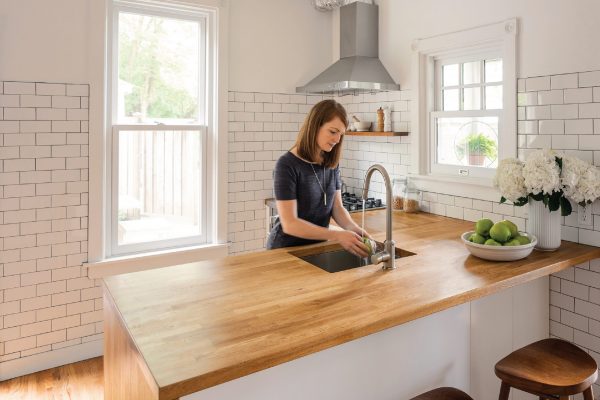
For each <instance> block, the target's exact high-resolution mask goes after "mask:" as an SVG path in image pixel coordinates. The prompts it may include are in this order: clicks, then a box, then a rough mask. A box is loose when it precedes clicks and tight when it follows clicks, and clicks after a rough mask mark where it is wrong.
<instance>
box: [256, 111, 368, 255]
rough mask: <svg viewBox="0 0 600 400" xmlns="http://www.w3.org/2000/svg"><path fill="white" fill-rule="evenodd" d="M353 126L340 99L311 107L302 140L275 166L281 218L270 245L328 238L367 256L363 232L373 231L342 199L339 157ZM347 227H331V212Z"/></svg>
mask: <svg viewBox="0 0 600 400" xmlns="http://www.w3.org/2000/svg"><path fill="white" fill-rule="evenodd" d="M346 126H348V117H347V115H346V110H345V109H344V107H342V105H341V104H339V103H338V102H336V101H335V100H323V101H321V102H319V103H317V104H315V106H314V107H313V108H312V109H311V110H310V112H309V113H308V115H307V116H306V118H305V119H304V123H303V124H302V128H301V129H300V132H299V134H298V137H297V139H296V144H295V145H294V147H292V148H291V149H290V150H289V151H288V152H286V153H285V154H284V155H282V156H281V157H280V158H279V160H278V161H277V163H276V164H275V170H274V172H273V180H274V182H273V183H274V189H275V200H276V201H277V211H278V213H279V219H278V221H277V223H276V225H275V227H274V228H273V229H272V230H271V234H270V235H269V239H268V240H267V249H276V248H279V247H288V246H300V245H305V244H311V243H317V242H319V241H324V240H335V241H338V242H339V243H340V244H341V245H342V247H343V248H344V249H346V250H347V251H349V252H350V253H352V254H355V255H357V256H360V257H367V255H368V252H367V247H366V246H365V244H364V243H363V241H362V238H361V235H362V234H364V235H365V236H368V237H370V236H369V235H368V234H367V233H366V232H363V231H362V229H361V228H360V227H359V226H358V225H357V224H356V223H355V222H354V221H353V220H352V219H351V218H350V214H349V213H348V211H346V209H345V208H344V207H343V205H342V193H341V178H340V170H339V161H340V156H341V152H342V140H343V138H344V133H345V132H346ZM332 216H333V219H334V220H335V222H336V223H337V224H338V225H339V226H340V227H341V228H343V230H333V229H329V221H330V219H331V217H332Z"/></svg>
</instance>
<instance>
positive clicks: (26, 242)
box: [0, 82, 101, 362]
mask: <svg viewBox="0 0 600 400" xmlns="http://www.w3.org/2000/svg"><path fill="white" fill-rule="evenodd" d="M0 87H3V88H4V90H3V92H4V94H1V95H0V103H1V104H2V105H3V107H5V109H3V110H2V112H1V113H0V119H3V120H2V121H0V149H1V150H0V160H3V161H2V162H1V163H0V181H1V182H2V184H1V185H2V186H0V226H1V229H0V232H2V235H0V236H6V237H4V238H0V246H2V247H1V249H2V251H1V252H0V257H1V258H2V263H3V265H1V266H0V275H3V276H4V277H0V287H2V289H1V290H0V301H3V304H2V314H6V315H10V316H9V317H8V318H7V317H5V318H4V319H3V320H2V323H1V324H0V328H2V327H4V328H6V327H7V326H11V327H14V328H16V335H15V337H12V338H10V341H11V343H12V346H13V347H12V348H11V344H9V343H8V342H7V343H4V345H5V346H6V345H8V347H9V350H10V351H13V353H12V355H11V357H12V358H18V357H27V356H29V355H33V354H37V353H39V352H42V351H50V350H51V346H50V345H51V343H53V341H52V340H53V339H52V337H50V336H48V334H49V333H51V334H54V333H53V332H49V331H50V328H49V327H50V326H51V324H52V323H53V322H51V320H53V319H56V318H63V317H65V312H64V311H65V310H64V306H61V305H60V304H66V303H77V302H79V301H80V291H81V290H73V291H71V292H67V290H68V289H70V288H71V287H69V288H68V287H67V286H68V285H70V284H71V282H79V281H77V280H79V279H82V278H83V279H85V280H87V281H88V282H93V281H90V280H89V279H87V277H86V276H87V269H86V270H85V275H82V272H81V264H82V262H83V261H85V260H86V259H87V230H86V229H87V219H86V221H85V227H84V226H83V223H82V219H83V218H85V217H83V218H82V216H84V215H87V206H85V203H87V198H88V195H87V174H88V171H87V166H88V162H87V154H88V147H87V143H88V139H87V132H88V126H87V119H88V111H87V105H88V99H87V96H88V92H89V86H88V85H68V84H47V83H33V82H6V83H4V85H0ZM0 92H1V91H0ZM79 107H84V108H79ZM67 119H69V120H67ZM67 132H68V136H67ZM71 132H72V133H71ZM67 138H68V140H67ZM65 166H68V167H69V168H70V169H68V170H65ZM66 192H69V193H72V194H65V193H66ZM60 205H69V206H70V207H69V208H68V209H67V208H65V207H58V206H60ZM67 211H69V213H71V215H73V218H71V219H69V220H66V219H65V218H67V216H68V213H67ZM61 225H62V226H63V229H60V230H58V228H60V226H61ZM15 228H17V229H16V230H15ZM53 228H56V230H55V229H53ZM64 228H69V230H68V231H67V230H66V229H64ZM69 241H71V242H69ZM82 251H84V252H85V253H82ZM53 252H54V253H55V255H54V256H52V255H53ZM61 253H64V255H60V254H61ZM67 254H69V255H71V254H73V255H78V258H72V260H71V262H72V263H73V265H69V266H67V265H66V257H65V256H66V255H67ZM76 262H77V263H78V264H75V263H76ZM57 268H59V269H57ZM63 271H64V272H63ZM53 278H54V279H53ZM92 284H93V283H92ZM78 285H79V286H86V285H88V284H87V283H86V284H84V283H82V282H79V283H78ZM89 295H91V296H94V297H92V298H91V299H90V300H92V301H94V300H95V299H98V298H100V297H101V293H100V292H98V291H96V292H93V293H90V294H89ZM59 303H60V304H59ZM57 306H58V307H57ZM74 327H76V326H74ZM4 332H6V329H4ZM59 333H60V331H59ZM55 339H56V340H57V341H56V342H55V343H65V337H64V332H63V333H62V337H60V338H55ZM48 340H50V341H48ZM95 340H97V339H95ZM27 341H31V343H28V342H27ZM68 345H73V344H68ZM57 346H58V344H57ZM65 346H67V345H65ZM17 349H20V350H19V351H17ZM6 359H7V358H6V357H3V358H2V360H0V362H1V361H3V360H6Z"/></svg>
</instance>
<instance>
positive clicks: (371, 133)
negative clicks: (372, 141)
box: [345, 131, 408, 136]
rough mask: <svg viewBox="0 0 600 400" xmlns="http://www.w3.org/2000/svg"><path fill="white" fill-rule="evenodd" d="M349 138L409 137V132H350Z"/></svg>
mask: <svg viewBox="0 0 600 400" xmlns="http://www.w3.org/2000/svg"><path fill="white" fill-rule="evenodd" d="M345 134H346V135H349V136H408V132H348V131H346V133H345Z"/></svg>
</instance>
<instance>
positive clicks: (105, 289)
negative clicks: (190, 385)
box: [102, 281, 193, 399]
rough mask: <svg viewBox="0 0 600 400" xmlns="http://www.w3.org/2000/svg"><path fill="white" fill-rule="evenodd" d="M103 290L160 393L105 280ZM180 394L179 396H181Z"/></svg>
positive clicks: (145, 372)
mask: <svg viewBox="0 0 600 400" xmlns="http://www.w3.org/2000/svg"><path fill="white" fill-rule="evenodd" d="M102 290H103V295H104V296H106V299H107V300H108V302H109V303H110V305H111V311H112V312H113V313H114V316H115V318H117V319H118V320H119V322H120V323H121V325H122V326H123V327H124V328H125V330H127V336H128V337H129V341H130V342H131V346H133V347H134V348H135V350H136V351H137V352H138V355H139V357H140V358H141V359H142V360H143V361H144V364H146V368H144V369H142V370H141V371H142V373H143V374H144V376H145V377H146V379H147V380H148V381H152V382H154V384H155V385H156V387H157V388H158V389H159V395H160V386H159V385H158V382H157V381H156V378H155V377H154V375H152V371H151V370H150V367H149V366H148V362H147V361H146V359H145V358H144V354H143V353H142V352H141V351H140V348H139V346H138V345H137V343H136V342H135V338H134V337H133V335H132V334H131V331H130V330H129V326H127V323H126V322H125V319H124V318H123V315H122V314H121V311H120V310H119V307H117V305H116V303H115V299H114V298H113V296H112V293H111V292H110V289H109V288H108V286H107V285H106V284H105V283H104V281H102ZM192 393H193V392H192ZM180 396H181V395H180ZM180 396H178V397H180ZM159 398H160V399H162V397H159ZM175 399H177V397H175Z"/></svg>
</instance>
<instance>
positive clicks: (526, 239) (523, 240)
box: [514, 236, 531, 245]
mask: <svg viewBox="0 0 600 400" xmlns="http://www.w3.org/2000/svg"><path fill="white" fill-rule="evenodd" d="M514 240H518V241H519V244H520V245H524V244H529V243H531V239H529V237H527V236H517V237H516V238H515V239H514Z"/></svg>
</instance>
